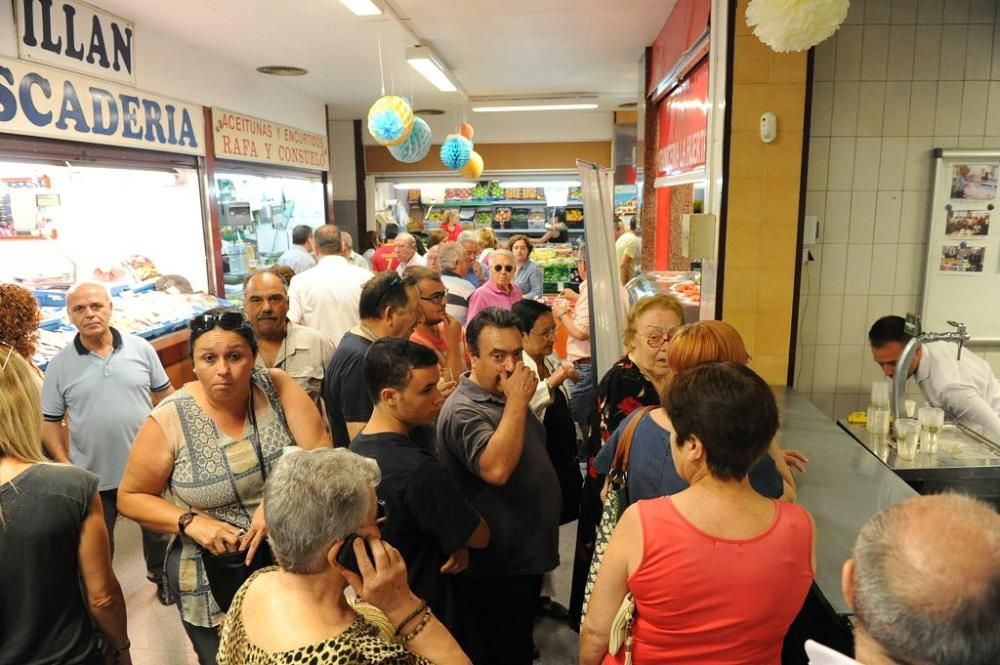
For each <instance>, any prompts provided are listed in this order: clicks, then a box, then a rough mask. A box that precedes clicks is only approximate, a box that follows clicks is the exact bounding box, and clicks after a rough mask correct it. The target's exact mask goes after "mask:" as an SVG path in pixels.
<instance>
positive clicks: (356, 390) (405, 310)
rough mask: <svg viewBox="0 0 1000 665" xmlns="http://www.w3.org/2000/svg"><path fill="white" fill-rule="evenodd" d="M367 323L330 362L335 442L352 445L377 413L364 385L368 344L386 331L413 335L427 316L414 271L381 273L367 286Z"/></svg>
mask: <svg viewBox="0 0 1000 665" xmlns="http://www.w3.org/2000/svg"><path fill="white" fill-rule="evenodd" d="M358 313H359V315H360V317H361V323H360V324H358V325H356V326H355V327H354V328H352V329H351V330H350V331H349V332H348V333H347V334H346V335H344V337H343V339H342V340H341V342H340V344H338V345H337V350H336V351H334V352H333V358H331V359H330V364H329V365H328V366H327V368H326V374H325V381H324V385H323V401H324V402H325V404H326V413H327V417H328V419H329V423H330V431H331V433H332V434H333V445H335V446H347V445H349V444H350V442H351V439H353V438H354V437H355V436H357V434H358V432H360V431H361V429H362V428H363V427H364V426H365V423H367V422H368V419H369V418H371V415H372V408H373V405H372V401H371V399H370V398H369V397H368V395H367V393H366V392H365V390H364V385H365V384H364V376H363V366H364V361H365V353H367V352H368V347H370V346H371V345H372V343H373V342H375V341H376V340H379V339H382V338H383V337H398V338H400V339H408V338H409V337H410V335H412V334H413V330H414V328H416V327H417V324H418V323H420V322H421V321H422V320H423V311H422V310H421V308H420V292H419V291H418V290H417V285H416V284H414V282H413V279H412V278H411V277H400V276H399V275H398V274H396V273H395V272H392V271H390V272H384V273H379V274H378V275H376V276H375V277H373V278H372V279H371V280H370V281H369V282H368V283H367V284H365V286H364V288H363V289H362V290H361V299H360V301H359V305H358Z"/></svg>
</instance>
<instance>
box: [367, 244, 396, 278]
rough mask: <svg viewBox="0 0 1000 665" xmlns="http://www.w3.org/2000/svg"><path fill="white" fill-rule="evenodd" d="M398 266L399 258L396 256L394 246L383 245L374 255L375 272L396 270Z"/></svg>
mask: <svg viewBox="0 0 1000 665" xmlns="http://www.w3.org/2000/svg"><path fill="white" fill-rule="evenodd" d="M398 265H399V257H397V256H396V247H395V246H394V245H382V246H381V247H379V248H378V249H376V250H375V253H374V254H372V270H374V271H375V272H386V271H388V270H395V269H396V266H398Z"/></svg>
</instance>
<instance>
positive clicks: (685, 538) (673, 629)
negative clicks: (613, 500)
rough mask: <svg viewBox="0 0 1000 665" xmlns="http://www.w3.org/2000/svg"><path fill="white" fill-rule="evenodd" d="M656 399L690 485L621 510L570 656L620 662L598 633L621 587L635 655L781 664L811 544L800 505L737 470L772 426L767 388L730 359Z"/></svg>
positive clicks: (764, 445)
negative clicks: (758, 487) (769, 493)
mask: <svg viewBox="0 0 1000 665" xmlns="http://www.w3.org/2000/svg"><path fill="white" fill-rule="evenodd" d="M664 408H665V409H666V411H667V415H668V416H669V418H670V421H671V427H670V428H669V429H670V431H671V436H670V452H671V455H672V457H673V460H674V465H675V466H676V468H677V471H678V473H679V474H680V476H681V477H682V478H683V479H684V480H686V481H687V482H688V484H689V485H690V487H689V488H688V489H686V490H684V491H682V492H679V493H677V494H675V495H673V496H669V497H661V498H658V499H652V500H649V501H639V502H637V503H635V504H633V505H632V506H630V507H629V508H628V510H626V511H625V514H624V515H623V516H622V519H621V521H620V522H619V523H618V527H617V528H616V529H615V532H614V534H613V535H612V537H611V541H610V543H609V544H608V549H607V552H606V553H605V556H604V561H603V562H602V564H601V570H600V573H599V574H598V577H597V583H596V585H595V588H594V592H593V594H592V596H591V600H590V606H589V611H588V613H587V616H586V618H585V621H584V624H583V627H582V630H581V633H580V664H581V665H598V664H600V663H603V665H613V664H615V663H624V662H625V658H626V653H625V652H626V649H625V648H624V647H623V648H622V649H621V650H620V651H619V652H618V653H617V654H610V653H608V639H609V635H610V631H611V624H612V620H613V619H614V616H615V613H616V612H617V610H618V607H619V606H620V605H621V603H622V600H623V599H624V597H625V594H626V593H628V592H631V593H632V595H633V596H634V598H635V607H636V610H635V619H634V622H633V628H632V645H631V656H632V662H633V663H634V664H635V665H647V664H654V663H670V664H671V665H684V664H691V665H694V664H695V663H697V664H699V665H704V664H706V663H712V664H719V665H723V664H725V665H730V664H731V665H744V664H745V665H780V663H781V645H782V640H783V639H784V636H785V633H786V632H787V630H788V626H789V625H790V624H791V622H792V620H793V619H794V618H795V615H796V614H797V613H798V611H799V608H801V607H802V603H803V601H804V600H805V597H806V593H807V592H808V590H809V586H810V584H811V583H812V579H813V571H814V568H815V545H814V538H813V521H812V518H811V517H810V515H809V513H807V512H806V511H805V509H804V508H802V507H800V506H796V505H793V504H788V503H782V502H779V501H775V500H773V499H767V498H765V497H763V496H761V495H760V494H758V493H757V492H756V491H754V489H753V488H752V487H751V486H750V481H749V479H748V475H747V474H748V472H749V470H750V468H751V467H752V466H753V464H754V463H755V462H756V461H757V460H758V459H759V458H760V457H761V456H762V455H764V454H765V453H766V451H767V449H768V445H769V443H770V441H771V439H772V438H773V437H774V434H775V432H776V431H777V428H778V409H777V405H776V404H775V401H774V395H773V394H772V393H771V389H770V388H768V386H767V384H765V383H764V381H763V379H761V378H760V377H759V376H757V375H756V374H754V372H753V370H751V369H749V368H747V367H745V366H743V365H741V364H738V363H732V362H723V363H708V364H705V365H700V366H698V367H695V368H692V369H689V370H687V371H685V372H683V373H681V374H680V375H679V376H677V377H676V378H675V379H674V382H673V383H672V385H671V388H670V391H669V392H668V394H667V396H666V401H665V404H664Z"/></svg>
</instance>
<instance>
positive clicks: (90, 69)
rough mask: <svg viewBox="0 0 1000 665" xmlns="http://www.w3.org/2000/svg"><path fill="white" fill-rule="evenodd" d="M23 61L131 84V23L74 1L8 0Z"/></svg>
mask: <svg viewBox="0 0 1000 665" xmlns="http://www.w3.org/2000/svg"><path fill="white" fill-rule="evenodd" d="M14 11H15V13H16V14H17V54H18V56H20V57H21V58H23V59H25V60H33V61H35V62H41V63H44V64H46V65H52V66H54V67H60V68H62V69H71V70H73V71H76V72H82V73H84V74H87V75H89V76H96V77H98V78H102V79H108V80H110V81H117V82H119V83H127V84H129V85H135V69H134V67H133V63H134V60H133V57H132V56H133V53H134V49H133V43H132V37H133V35H135V24H134V23H133V22H132V21H129V20H127V19H123V18H121V17H120V16H115V15H114V14H111V13H108V12H106V11H104V10H103V9H98V8H97V7H93V6H91V5H88V4H87V3H85V2H79V1H78V0H72V1H70V0H14Z"/></svg>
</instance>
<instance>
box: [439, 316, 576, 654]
mask: <svg viewBox="0 0 1000 665" xmlns="http://www.w3.org/2000/svg"><path fill="white" fill-rule="evenodd" d="M466 339H467V342H468V346H469V350H470V352H471V353H472V371H471V372H470V373H469V374H466V375H464V376H463V377H462V380H461V382H460V383H459V385H458V388H457V389H456V390H455V392H454V393H452V395H451V396H450V397H449V398H448V401H447V402H445V405H444V408H443V409H442V410H441V415H440V416H439V418H438V456H439V457H440V458H441V461H442V463H443V464H444V465H445V466H446V467H447V468H448V469H449V470H450V471H451V472H452V474H453V475H454V477H455V479H456V480H457V481H458V485H459V487H460V488H461V489H462V492H463V493H464V494H465V496H466V497H468V499H469V501H470V502H471V503H472V505H473V507H474V508H475V509H476V511H477V512H478V513H479V514H480V515H482V516H483V519H485V520H486V523H487V524H488V525H489V527H490V533H491V537H490V543H489V546H488V547H487V548H486V549H484V550H473V551H472V552H471V554H470V560H469V569H468V574H467V576H466V577H465V578H464V579H463V592H464V593H466V594H468V596H469V600H470V601H471V602H469V606H470V607H472V608H473V609H472V613H473V619H474V620H475V621H476V623H477V624H478V626H479V629H480V633H481V634H482V635H483V636H484V639H485V641H486V651H487V653H488V654H489V657H488V659H487V660H486V661H484V662H485V663H487V665H492V664H496V665H530V664H531V662H532V652H533V649H534V645H533V640H532V631H533V628H534V620H535V609H536V606H537V604H538V597H539V593H540V591H541V583H542V574H543V573H546V572H548V571H550V570H553V569H554V568H555V567H556V566H557V565H559V545H558V538H559V531H558V529H559V512H560V508H561V506H560V494H559V479H558V478H557V476H556V473H555V470H554V469H553V468H552V463H551V462H550V461H549V456H548V453H547V452H546V448H545V426H544V425H542V422H541V421H540V420H538V418H537V417H536V416H535V414H534V413H533V412H532V411H531V408H530V406H529V405H530V402H531V397H532V396H533V395H534V394H535V387H536V385H537V383H538V379H537V378H536V377H535V375H534V373H532V372H531V370H529V369H527V368H526V367H525V366H524V365H523V363H522V362H521V358H522V355H521V354H522V344H521V333H520V331H519V329H518V327H517V318H516V317H515V316H514V314H513V313H512V312H510V311H507V310H502V309H499V308H496V307H489V308H486V309H484V310H483V311H482V312H480V313H479V314H478V315H477V316H476V317H475V318H474V319H473V320H472V321H471V322H470V323H469V325H468V327H467V328H466Z"/></svg>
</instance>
